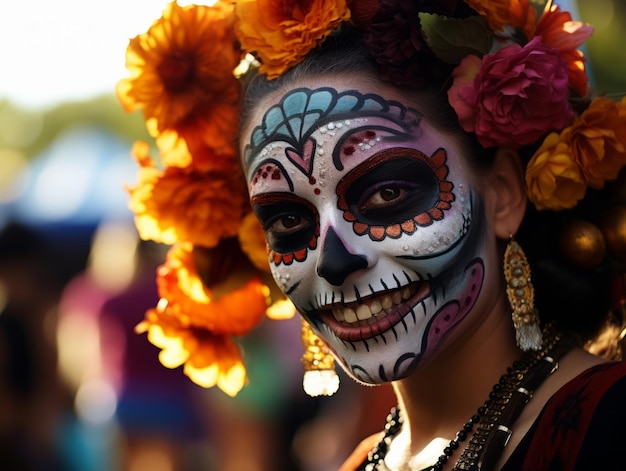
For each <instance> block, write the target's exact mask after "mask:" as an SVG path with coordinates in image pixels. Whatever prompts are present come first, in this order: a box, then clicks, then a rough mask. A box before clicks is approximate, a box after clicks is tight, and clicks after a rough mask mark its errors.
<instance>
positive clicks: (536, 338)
mask: <svg viewBox="0 0 626 471" xmlns="http://www.w3.org/2000/svg"><path fill="white" fill-rule="evenodd" d="M504 278H505V280H506V295H507V298H508V299H509V304H510V305H511V309H512V310H513V312H512V317H513V325H514V326H515V338H516V341H517V345H518V346H519V347H520V348H521V349H522V350H523V351H525V352H528V351H530V350H540V349H541V345H542V343H543V339H542V334H541V329H540V327H539V312H538V311H537V309H536V308H535V289H534V287H533V284H532V282H531V279H530V265H529V264H528V259H527V258H526V254H525V253H524V251H523V250H522V248H521V247H520V246H519V244H518V243H517V242H516V241H515V239H514V238H513V236H512V235H511V236H510V239H509V243H508V244H507V246H506V250H505V252H504Z"/></svg>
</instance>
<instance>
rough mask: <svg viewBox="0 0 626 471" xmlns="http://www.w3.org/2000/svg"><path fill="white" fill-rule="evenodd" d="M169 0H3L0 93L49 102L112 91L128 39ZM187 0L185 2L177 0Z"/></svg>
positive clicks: (33, 103) (26, 102)
mask: <svg viewBox="0 0 626 471" xmlns="http://www.w3.org/2000/svg"><path fill="white" fill-rule="evenodd" d="M166 3H167V0H28V1H24V0H0V5H1V6H2V8H1V11H2V14H1V15H0V99H9V100H10V101H11V102H13V103H15V104H17V105H18V106H23V107H27V108H42V107H43V108H45V107H50V106H54V105H56V104H58V103H61V102H64V101H78V100H82V99H88V98H91V97H93V96H97V95H100V94H103V93H108V92H113V89H114V87H115V83H116V82H117V81H118V80H119V79H121V78H123V77H125V76H126V69H125V67H124V54H125V50H126V46H127V45H128V40H129V39H130V38H131V37H133V36H136V35H137V34H140V33H143V32H145V31H146V30H147V29H148V28H149V27H150V25H151V23H152V22H153V21H154V20H156V19H157V18H159V17H160V16H161V13H162V11H163V8H164V7H165V5H166ZM179 3H181V4H183V2H179Z"/></svg>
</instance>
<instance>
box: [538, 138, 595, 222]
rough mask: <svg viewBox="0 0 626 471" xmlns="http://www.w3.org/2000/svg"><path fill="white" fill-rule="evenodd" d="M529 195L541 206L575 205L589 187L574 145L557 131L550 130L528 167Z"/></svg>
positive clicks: (570, 206)
mask: <svg viewBox="0 0 626 471" xmlns="http://www.w3.org/2000/svg"><path fill="white" fill-rule="evenodd" d="M526 188H527V193H528V198H529V199H530V201H531V202H532V203H533V204H534V205H535V206H536V207H537V209H539V210H542V209H552V210H561V209H567V208H572V207H574V206H575V205H576V204H577V203H578V201H580V200H581V199H582V198H583V197H584V196H585V192H586V189H587V186H586V184H585V181H584V178H583V176H582V174H581V171H580V167H579V165H578V163H577V162H576V161H575V160H574V157H573V156H572V152H571V148H570V146H569V145H568V144H567V142H565V141H564V140H562V138H561V137H560V136H559V135H558V134H557V133H551V134H549V135H548V136H547V137H546V138H545V140H544V142H543V144H542V145H541V147H540V148H539V149H538V150H537V152H535V155H534V156H533V157H532V159H531V160H530V162H529V163H528V166H527V168H526Z"/></svg>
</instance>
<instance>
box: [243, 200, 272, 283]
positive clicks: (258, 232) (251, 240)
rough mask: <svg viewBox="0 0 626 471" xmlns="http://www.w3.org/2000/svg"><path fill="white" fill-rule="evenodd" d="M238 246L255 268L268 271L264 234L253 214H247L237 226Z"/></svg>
mask: <svg viewBox="0 0 626 471" xmlns="http://www.w3.org/2000/svg"><path fill="white" fill-rule="evenodd" d="M239 244H240V245H241V250H243V251H244V253H245V254H246V255H247V256H248V258H249V259H250V261H251V262H252V264H253V265H254V266H255V267H256V268H258V269H259V270H263V271H265V272H269V271H270V266H269V258H268V252H267V242H266V241H265V232H263V227H261V223H260V222H259V220H258V219H257V218H256V216H255V215H254V213H253V212H250V213H248V214H247V215H246V216H245V217H244V218H243V221H242V223H241V226H239Z"/></svg>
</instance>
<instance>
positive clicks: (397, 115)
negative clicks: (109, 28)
mask: <svg viewBox="0 0 626 471" xmlns="http://www.w3.org/2000/svg"><path fill="white" fill-rule="evenodd" d="M248 142H249V144H248V146H247V147H246V149H245V152H244V154H245V155H244V159H245V167H246V170H247V172H248V173H247V178H248V182H249V189H250V198H251V202H252V206H253V208H254V211H255V213H256V214H257V216H258V217H259V219H260V220H261V222H262V224H263V227H264V228H265V231H266V236H267V239H268V244H269V248H270V265H271V268H272V273H273V275H274V278H275V279H276V281H277V283H278V285H279V286H280V287H281V289H282V290H283V291H284V292H285V293H286V294H287V295H288V296H289V298H290V299H291V300H292V301H293V302H294V304H295V305H296V307H297V308H298V310H299V311H300V312H301V314H302V315H303V316H304V317H305V318H306V319H307V320H308V321H309V322H310V323H311V324H312V325H313V327H314V330H315V331H316V332H317V333H318V335H320V337H322V339H324V341H325V342H326V343H327V344H328V346H329V347H330V348H331V349H332V350H333V352H334V353H335V355H336V356H337V358H338V359H339V361H340V362H341V363H342V364H343V366H344V368H345V369H346V371H348V372H349V373H350V374H352V375H353V376H354V377H355V378H356V379H358V380H360V381H363V382H367V383H379V382H385V381H390V380H396V379H400V378H403V377H405V376H407V375H408V374H409V373H411V372H412V371H413V370H414V369H415V368H417V367H418V366H419V365H420V364H422V363H423V362H424V361H427V360H428V359H429V358H431V357H432V356H433V355H434V353H435V352H436V351H437V349H438V347H439V346H440V345H441V343H442V342H443V341H444V340H445V339H446V337H447V336H448V335H449V334H450V332H451V331H452V330H453V329H454V327H455V326H456V325H458V323H459V322H460V321H461V320H462V319H463V318H464V317H465V316H466V315H467V314H468V313H469V312H470V311H471V310H472V308H473V307H474V305H475V303H476V301H477V298H478V296H479V293H480V291H481V288H482V286H483V284H484V261H483V258H484V257H483V255H481V253H482V252H483V251H484V243H485V238H484V235H483V234H482V232H481V230H480V229H479V226H480V223H481V222H482V220H483V218H484V216H483V210H482V202H481V201H480V199H479V198H478V197H477V195H476V194H474V193H473V192H472V189H471V186H470V182H471V173H470V171H469V169H468V168H467V167H466V164H465V162H464V161H463V158H462V156H461V154H460V150H459V148H458V144H457V143H456V140H455V139H453V138H451V137H450V136H448V135H446V134H444V133H442V132H440V131H438V130H436V129H435V128H433V127H432V126H430V125H429V124H428V123H427V122H426V121H425V120H424V119H422V118H421V115H420V114H419V113H418V112H417V111H415V110H412V109H410V108H407V107H405V106H403V105H402V104H400V103H398V102H395V101H387V100H385V99H383V98H381V97H379V96H377V95H364V94H361V93H359V92H357V91H354V90H350V91H344V92H337V91H335V90H333V89H329V88H323V89H316V90H309V89H296V90H292V91H290V92H289V93H287V94H286V95H285V96H284V97H283V99H282V100H281V102H280V103H278V104H276V105H275V106H273V107H272V108H270V109H269V110H268V111H267V113H266V114H265V116H264V117H263V121H262V123H261V124H260V125H259V126H257V127H256V128H255V129H254V130H253V131H252V134H251V136H250V140H249V141H248ZM477 222H478V223H479V224H477Z"/></svg>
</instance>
